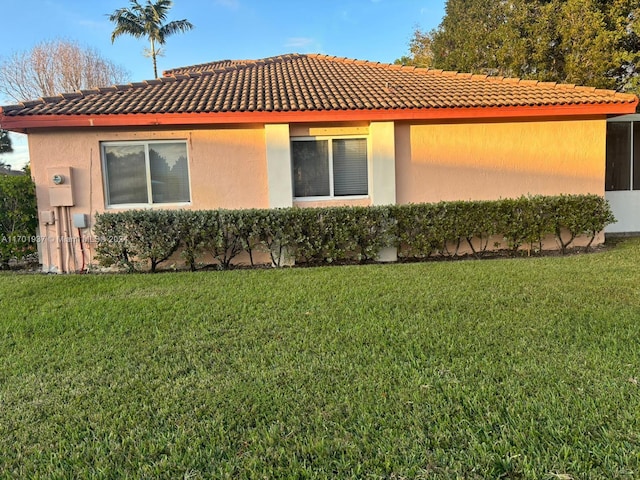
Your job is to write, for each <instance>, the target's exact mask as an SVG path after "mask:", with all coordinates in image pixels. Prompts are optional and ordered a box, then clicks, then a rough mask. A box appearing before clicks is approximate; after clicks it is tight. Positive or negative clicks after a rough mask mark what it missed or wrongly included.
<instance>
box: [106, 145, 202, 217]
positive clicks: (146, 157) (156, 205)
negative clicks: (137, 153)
mask: <svg viewBox="0 0 640 480" xmlns="http://www.w3.org/2000/svg"><path fill="white" fill-rule="evenodd" d="M152 143H154V144H155V143H184V146H185V152H186V154H187V178H188V181H189V201H187V202H169V203H154V202H153V191H152V189H151V165H150V162H149V144H152ZM133 145H143V146H144V160H145V171H146V179H147V198H148V199H150V201H149V202H147V203H115V204H111V203H110V200H111V199H110V198H109V197H110V192H109V173H108V169H107V155H106V154H105V148H106V147H118V146H133ZM100 156H101V162H102V181H103V188H104V200H105V202H104V203H105V207H106V208H107V209H131V208H165V207H180V206H187V205H191V201H192V199H193V197H192V195H193V192H192V189H191V165H190V164H191V162H190V160H189V142H188V141H187V140H186V139H184V138H176V139H170V140H121V141H113V142H110V141H107V142H100Z"/></svg>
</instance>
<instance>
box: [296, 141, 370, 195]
mask: <svg viewBox="0 0 640 480" xmlns="http://www.w3.org/2000/svg"><path fill="white" fill-rule="evenodd" d="M291 156H292V158H293V194H294V196H295V197H296V198H308V197H344V196H366V195H368V194H369V181H368V173H367V139H366V138H326V139H323V138H313V139H294V140H293V141H292V142H291Z"/></svg>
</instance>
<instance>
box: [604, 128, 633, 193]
mask: <svg viewBox="0 0 640 480" xmlns="http://www.w3.org/2000/svg"><path fill="white" fill-rule="evenodd" d="M630 183H631V123H630V122H609V123H607V167H606V173H605V190H607V191H612V190H629V188H630V187H631V185H630Z"/></svg>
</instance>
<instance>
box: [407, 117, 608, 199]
mask: <svg viewBox="0 0 640 480" xmlns="http://www.w3.org/2000/svg"><path fill="white" fill-rule="evenodd" d="M395 136H396V192H397V202H398V203H400V204H404V203H411V202H414V203H418V202H438V201H441V200H496V199H499V198H508V197H519V196H521V195H527V194H532V195H534V194H542V195H557V194H561V193H565V194H581V193H595V194H598V195H604V169H605V142H606V124H605V119H604V118H602V119H581V120H565V121H554V120H546V121H545V120H541V121H535V122H533V121H520V122H518V121H508V122H466V123H441V124H422V125H410V124H406V123H397V124H396V135H395Z"/></svg>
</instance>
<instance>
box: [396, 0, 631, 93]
mask: <svg viewBox="0 0 640 480" xmlns="http://www.w3.org/2000/svg"><path fill="white" fill-rule="evenodd" d="M639 33H640V3H639V2H638V0H503V1H494V0H447V4H446V13H445V16H444V18H443V19H442V23H441V24H440V25H439V26H438V28H436V29H435V30H432V31H430V32H423V31H421V30H420V29H416V30H415V32H414V35H413V38H412V40H411V42H410V44H409V51H410V55H409V56H405V57H402V58H400V59H398V60H397V61H396V62H397V63H405V64H412V65H419V66H428V67H433V68H440V69H444V70H457V71H464V72H472V73H483V74H489V75H501V76H506V77H520V78H527V79H536V80H543V81H554V82H561V83H575V84H581V85H589V86H594V87H599V88H612V89H616V90H619V91H636V92H637V91H639V89H640V37H639Z"/></svg>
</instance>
